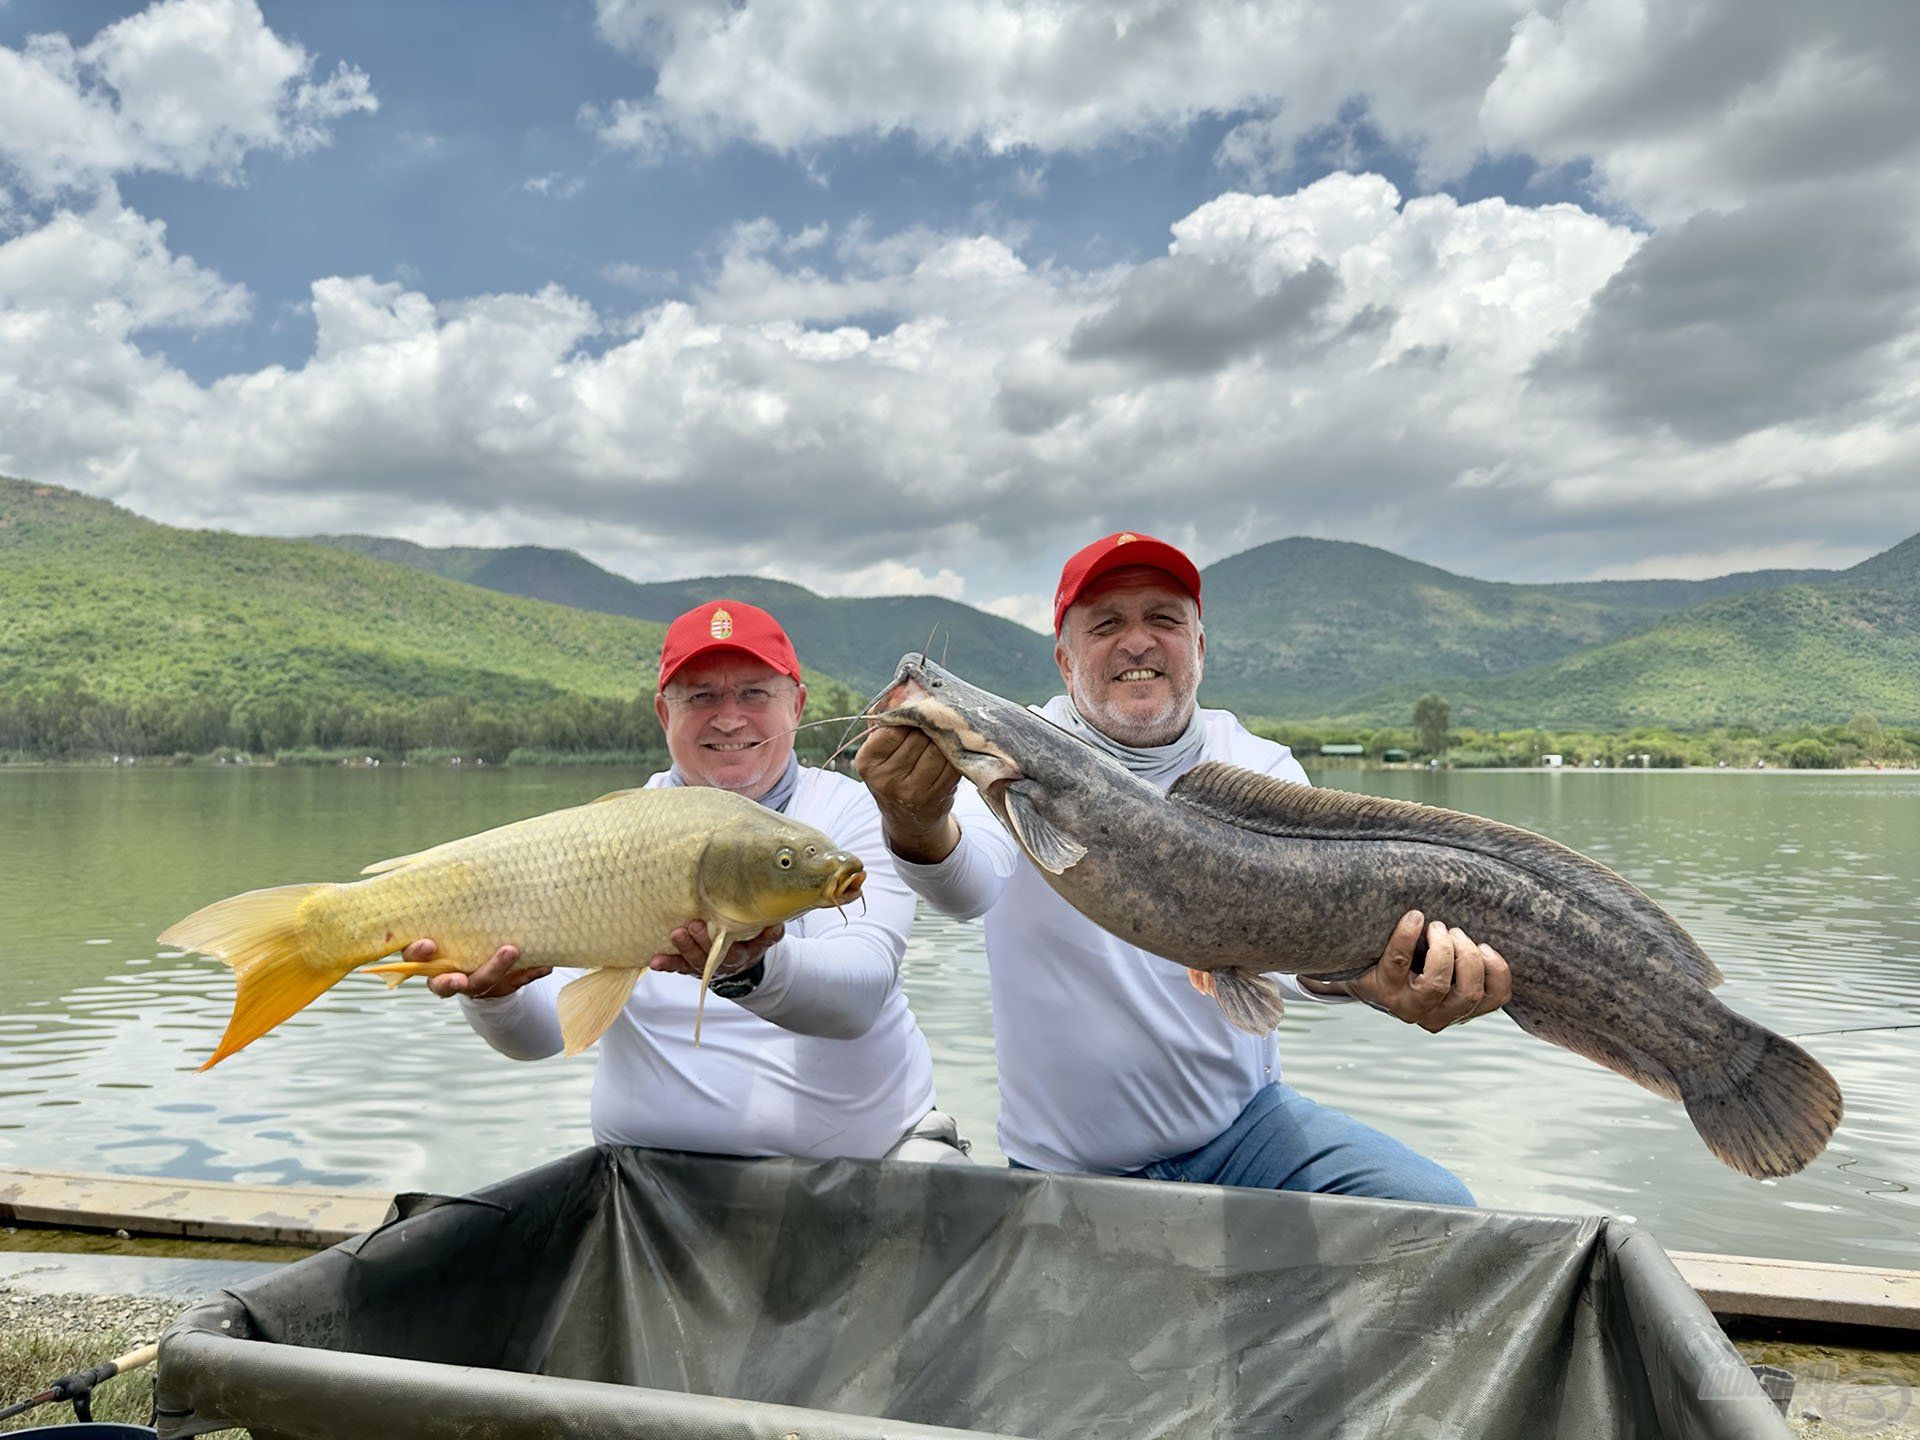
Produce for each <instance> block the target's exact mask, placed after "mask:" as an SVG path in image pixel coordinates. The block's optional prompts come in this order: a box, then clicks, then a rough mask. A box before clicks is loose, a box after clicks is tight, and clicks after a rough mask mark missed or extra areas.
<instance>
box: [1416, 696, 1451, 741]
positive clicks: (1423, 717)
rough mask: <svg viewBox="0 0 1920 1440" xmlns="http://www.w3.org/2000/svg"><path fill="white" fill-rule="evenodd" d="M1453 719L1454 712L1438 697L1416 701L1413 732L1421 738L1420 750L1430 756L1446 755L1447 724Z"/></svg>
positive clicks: (1421, 698) (1424, 697) (1422, 698)
mask: <svg viewBox="0 0 1920 1440" xmlns="http://www.w3.org/2000/svg"><path fill="white" fill-rule="evenodd" d="M1452 718H1453V711H1452V710H1451V709H1450V708H1449V707H1448V705H1447V702H1446V701H1444V700H1442V699H1441V698H1440V697H1439V696H1438V695H1434V694H1426V695H1422V696H1421V697H1420V698H1419V700H1417V701H1415V702H1414V707H1413V731H1414V734H1415V735H1417V736H1418V737H1419V740H1420V748H1421V749H1422V750H1424V751H1426V753H1427V754H1429V755H1441V754H1444V753H1446V748H1447V722H1448V721H1450V720H1451V719H1452Z"/></svg>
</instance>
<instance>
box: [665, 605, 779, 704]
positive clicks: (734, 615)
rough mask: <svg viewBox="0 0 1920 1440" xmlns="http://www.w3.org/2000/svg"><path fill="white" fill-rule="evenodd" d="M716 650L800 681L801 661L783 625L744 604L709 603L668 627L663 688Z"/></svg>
mask: <svg viewBox="0 0 1920 1440" xmlns="http://www.w3.org/2000/svg"><path fill="white" fill-rule="evenodd" d="M716 650H737V651H739V652H740V653H742V654H745V655H751V656H752V657H753V658H754V659H756V660H764V661H765V662H766V663H767V664H769V665H771V666H772V667H773V668H774V669H776V670H778V671H779V672H780V673H781V674H782V675H791V676H792V677H793V678H794V679H796V680H798V679H799V678H800V657H799V656H798V655H796V654H794V653H793V642H792V641H791V640H789V639H788V638H787V632H786V631H785V630H782V629H781V628H780V622H779V621H778V620H776V619H774V618H773V616H771V615H769V614H768V613H767V612H766V611H764V610H762V609H761V608H760V607H759V606H758V605H749V604H747V603H746V602H745V601H742V600H709V601H708V602H707V603H706V604H704V605H696V606H694V607H693V609H691V610H689V611H687V613H686V614H684V615H682V616H681V617H680V618H679V619H677V620H675V621H674V622H673V623H672V624H671V625H669V626H668V627H667V639H666V643H665V644H663V645H662V646H661V647H660V688H661V689H662V690H664V689H666V687H667V681H669V680H671V679H672V678H673V676H674V672H675V671H677V670H678V669H679V668H680V667H681V666H683V665H685V664H686V663H687V662H688V661H689V660H692V659H695V658H697V657H698V656H701V655H707V654H711V653H712V652H714V651H716Z"/></svg>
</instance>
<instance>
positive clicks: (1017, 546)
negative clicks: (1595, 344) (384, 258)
mask: <svg viewBox="0 0 1920 1440" xmlns="http://www.w3.org/2000/svg"><path fill="white" fill-rule="evenodd" d="M1650 243H1651V242H1650V241H1648V240H1647V238H1646V237H1645V236H1644V235H1642V234H1640V233H1638V232H1636V231H1634V230H1631V229H1628V228H1626V227H1624V226H1622V225H1619V224H1616V223H1612V222H1609V221H1607V220H1605V219H1602V218H1600V217H1598V216H1595V215H1593V214H1590V213H1588V212H1585V211H1583V210H1580V209H1579V208H1577V207H1574V206H1570V205H1547V206H1525V205H1516V204H1512V203H1510V202H1507V201H1502V200H1497V199H1495V200H1484V201H1479V202H1476V203H1473V204H1462V203H1460V202H1457V201H1455V200H1453V199H1450V198H1448V197H1446V196H1424V197H1418V198H1415V199H1412V200H1407V199H1404V198H1403V197H1401V196H1400V195H1399V194H1398V192H1397V191H1396V190H1395V188H1394V187H1393V186H1392V185H1390V184H1389V183H1388V182H1387V181H1386V180H1384V179H1382V178H1380V177H1378V176H1371V175H1346V174H1337V175H1333V176H1329V177H1327V178H1326V179H1324V180H1321V181H1319V182H1317V183H1316V184H1314V185H1311V186H1308V187H1306V188H1304V189H1302V190H1300V191H1298V192H1295V193H1292V194H1287V195H1253V194H1242V193H1229V194H1225V195H1221V196H1219V197H1217V198H1215V199H1213V200H1211V201H1209V202H1208V203H1206V204H1204V205H1201V206H1199V207H1198V208H1196V209H1195V210H1193V211H1192V212H1191V213H1189V214H1188V215H1186V216H1184V217H1182V218H1181V219H1180V220H1178V221H1177V222H1176V223H1175V225H1174V226H1173V227H1172V233H1171V236H1170V240H1169V244H1168V246H1167V249H1166V251H1165V253H1164V254H1163V255H1160V256H1158V257H1155V258H1153V259H1151V260H1148V261H1146V262H1144V263H1141V264H1138V265H1121V266H1115V267H1111V268H1106V269H1098V270H1074V269H1070V268H1067V267H1064V266H1062V265H1060V264H1058V263H1057V262H1051V263H1035V262H1034V261H1030V260H1029V259H1028V258H1026V257H1025V256H1023V255H1022V254H1021V253H1020V251H1019V250H1018V249H1017V248H1015V247H1014V246H1012V245H1010V244H1009V243H1008V242H1007V241H1005V240H1003V239H999V238H996V237H993V236H987V235H978V234H967V233H944V232H935V231H929V230H920V229H909V230H903V231H898V232H891V233H874V232H872V231H870V230H869V229H868V228H866V227H864V226H860V225H854V226H848V227H841V228H838V229H835V230H832V231H828V232H820V231H802V232H792V233H786V232H782V231H781V230H780V229H779V228H778V227H775V226H772V225H768V224H759V223H756V224H748V225H743V226H740V227H738V228H737V229H736V230H734V231H733V232H732V233H731V235H730V236H729V237H728V238H727V240H726V242H725V243H724V244H723V245H722V247H721V249H720V251H719V253H718V255H717V256H716V259H715V261H714V264H713V265H712V267H711V269H710V270H709V271H708V272H707V273H706V274H705V276H704V277H703V278H701V279H700V280H699V281H698V282H696V283H694V284H692V285H690V286H689V288H688V290H687V292H686V293H687V296H688V298H686V299H678V300H670V301H666V302H664V303H660V304H656V305H654V306H653V307H652V308H650V309H648V310H646V311H644V312H642V313H641V314H640V315H639V316H638V317H636V318H635V319H634V320H633V321H632V322H630V323H629V322H626V321H623V320H619V319H615V318H610V317H605V316H602V315H600V314H598V313H596V312H595V311H594V309H593V308H592V307H591V306H590V305H588V304H587V303H586V302H585V301H583V300H581V299H580V298H578V297H576V296H574V295H571V294H569V293H568V292H566V291H565V290H562V289H559V288H557V287H549V288H547V289H545V290H541V291H538V292H535V293H522V294H491V295H478V296H473V297H470V298H466V299H441V298H435V297H433V296H430V295H428V294H426V293H424V292H422V291H421V290H419V289H417V288H413V287H411V286H409V285H405V284H396V283H381V282H377V281H375V280H372V279H368V278H365V277H358V278H356V277H351V276H336V277H328V278H325V279H322V280H319V281H316V282H315V283H314V285H313V288H312V302H311V303H312V313H313V318H314V321H315V324H316V328H317V336H316V341H315V346H314V350H313V352H312V354H311V355H310V356H309V357H308V358H307V359H306V360H305V362H304V363H302V364H300V365H298V366H297V367H291V368H289V367H282V366H269V367H266V368H264V369H260V370H257V371H252V372H245V373H239V374H234V375H230V376H227V377H225V378H222V379H220V380H218V381H215V382H213V383H211V384H201V383H198V382H196V381H194V380H192V379H191V378H190V377H188V376H187V375H185V374H184V373H183V372H182V371H180V370H179V369H178V368H177V367H175V366H173V365H171V364H170V363H169V362H168V361H167V360H166V358H165V356H164V353H163V352H162V351H161V350H160V349H159V348H157V347H155V346H154V345H153V344H152V343H151V342H149V341H146V340H145V339H144V337H143V334H142V332H143V331H144V330H146V329H151V328H154V327H159V326H208V325H213V324H220V323H230V322H231V321H232V320H233V319H235V318H237V317H238V316H240V315H243V314H244V313H245V307H246V298H245V293H244V291H241V290H240V289H239V288H238V287H235V286H232V285H229V284H226V283H225V282H223V281H222V280H220V278H219V277H217V276H214V275H211V274H210V273H208V272H206V271H204V270H203V269H201V268H200V267H197V266H195V265H194V264H193V263H192V262H191V261H190V260H188V259H186V258H185V257H181V256H176V255H173V254H170V253H169V252H168V250H167V248H166V245H165V239H164V235H163V234H162V233H161V231H160V230H159V227H158V226H156V225H154V224H153V223H152V222H150V221H146V220H143V219H142V218H141V217H139V216H137V215H133V214H131V213H129V212H127V211H126V210H124V208H122V207H120V206H118V204H117V202H116V203H110V204H103V205H102V206H100V207H97V208H96V209H95V210H93V211H89V212H77V211H76V212H62V213H61V215H60V216H58V217H57V218H56V219H54V220H53V221H50V222H49V223H48V224H47V225H45V226H43V227H41V228H40V229H37V230H34V231H30V232H28V233H26V234H23V235H20V236H16V237H15V238H14V239H12V240H10V241H8V242H6V243H5V244H4V245H0V337H3V338H4V339H5V341H6V343H5V344H4V345H0V437H4V438H3V439H0V469H4V470H6V471H8V472H10V473H15V474H26V475H30V476H35V477H38V478H44V479H49V480H55V481H63V482H67V483H73V484H78V485H80V486H82V487H83V488H88V489H92V490H95V491H97V492H99V493H103V494H108V495H111V496H112V497H114V498H117V499H120V500H122V501H123V502H125V503H129V504H131V505H133V506H134V507H135V508H136V509H140V510H142V511H144V512H146V513H151V514H155V515H157V516H159V517H161V518H165V519H169V520H173V521H176V522H186V523H201V524H206V523H215V524H228V525H235V526H238V527H241V528H248V529H260V528H270V529H274V530H278V531H281V532H283V533H303V532H312V531H316V530H337V529H361V530H366V529H372V530H378V531H385V532H389V533H394V532H398V533H406V534H413V535H424V536H429V537H432V538H433V539H435V541H436V542H437V543H455V542H462V541H465V542H470V543H497V542H498V540H499V538H500V537H502V536H507V537H512V538H520V539H524V538H526V537H527V536H530V535H537V536H538V537H539V538H541V539H542V540H544V541H546V542H548V543H556V544H575V545H579V546H583V547H584V548H586V549H588V550H589V551H590V552H591V553H593V554H594V555H595V556H596V558H599V559H600V560H602V561H603V563H610V564H614V565H616V566H617V567H618V568H620V569H622V570H625V571H627V572H628V573H632V574H636V575H642V576H665V575H676V574H690V573H724V572H729V571H731V572H739V571H748V572H753V571H770V572H772V573H778V574H782V575H786V576H790V577H793V578H796V579H800V580H801V581H802V582H803V583H808V584H811V585H813V586H815V587H816V588H819V589H821V590H824V591H827V592H830V593H875V592H882V591H884V592H897V591H898V590H901V589H932V590H933V591H935V592H936V593H946V594H951V595H956V596H957V595H961V594H963V593H973V594H979V595H986V596H994V597H999V598H996V599H994V600H992V601H991V602H990V605H989V608H991V609H993V610H994V611H995V613H998V614H1003V615H1006V616H1008V617H1009V618H1013V619H1015V620H1017V621H1019V622H1021V623H1024V624H1029V625H1032V626H1035V627H1036V628H1042V629H1044V626H1045V624H1046V616H1045V607H1044V603H1043V601H1044V595H1043V591H1044V588H1045V587H1046V586H1048V585H1050V584H1051V582H1052V579H1053V576H1054V574H1055V573H1056V572H1057V567H1058V565H1059V561H1060V557H1061V556H1062V555H1064V554H1066V553H1068V552H1069V551H1070V550H1072V549H1073V548H1076V547H1077V546H1078V545H1080V544H1082V543H1084V542H1085V540H1086V539H1087V538H1089V537H1090V536H1093V535H1096V534H1100V533H1104V532H1106V531H1110V530H1114V529H1121V528H1132V529H1144V530H1148V531H1151V532H1152V533H1156V534H1161V535H1164V536H1166V537H1167V538H1169V539H1173V540H1175V541H1176V542H1178V543H1183V544H1186V545H1189V546H1190V547H1191V548H1192V549H1193V551H1194V553H1195V554H1196V555H1197V557H1198V558H1200V559H1201V560H1202V561H1203V562H1204V561H1207V560H1211V559H1214V558H1218V557H1219V556H1221V555H1224V554H1227V553H1231V552H1232V551H1234V550H1238V549H1241V548H1244V547H1245V546H1246V545H1248V544H1251V543H1256V542H1257V541H1259V540H1262V539H1269V538H1274V537H1275V536H1277V535H1280V534H1286V533H1294V532H1302V531H1306V532H1312V533H1321V534H1338V535H1344V536H1352V537H1355V538H1364V539H1368V540H1371V541H1373V542H1375V543H1380V544H1385V545H1389V546H1392V547H1395V548H1399V549H1402V550H1405V551H1410V552H1412V553H1415V554H1418V555H1419V556H1420V557H1421V558H1424V559H1428V560H1433V561H1435V562H1437V563H1441V564H1448V565H1451V566H1452V567H1453V568H1456V569H1460V570H1465V571H1468V572H1478V573H1491V574H1515V573H1532V574H1541V573H1558V574H1562V575H1564V574H1568V573H1575V574H1577V573H1583V572H1587V571H1592V570H1596V569H1600V568H1603V567H1607V566H1622V565H1628V564H1631V563H1632V562H1633V561H1634V560H1636V559H1638V558H1640V557H1641V556H1644V555H1646V554H1672V553H1674V552H1673V547H1672V544H1671V539H1670V537H1671V535H1672V534H1673V533H1674V531H1675V529H1676V527H1679V526H1694V525H1700V524H1703V523H1705V522H1710V523H1711V533H1712V534H1713V535H1714V536H1715V539H1716V544H1717V546H1718V547H1719V548H1721V549H1723V550H1725V551H1726V552H1728V553H1737V554H1741V555H1745V554H1752V553H1765V552H1768V551H1769V548H1770V547H1779V546H1785V545H1789V544H1791V543H1792V542H1793V541H1795V540H1797V539H1800V538H1802V537H1804V535H1805V534H1806V533H1808V530H1809V527H1810V526H1811V525H1813V524H1814V523H1816V521H1817V524H1818V525H1819V527H1820V533H1822V534H1823V535H1826V536H1828V537H1830V540H1829V543H1830V544H1831V545H1832V546H1833V547H1835V550H1836V551H1837V550H1840V549H1844V548H1845V547H1846V546H1848V545H1860V546H1861V547H1862V548H1866V547H1867V545H1868V544H1869V543H1870V541H1871V540H1872V539H1878V540H1881V541H1882V542H1883V543H1884V541H1885V540H1886V539H1890V538H1897V533H1904V532H1905V531H1908V530H1912V529H1916V528H1920V496H1915V495H1914V494H1913V492H1912V487H1911V485H1910V484H1909V483H1907V480H1906V477H1907V476H1909V475H1910V474H1911V466H1912V464H1913V462H1914V461H1915V460H1916V458H1920V441H1917V438H1916V433H1915V425H1914V422H1913V421H1912V420H1910V419H1908V418H1906V416H1905V415H1904V414H1902V415H1879V416H1876V417H1873V419H1872V421H1871V423H1858V424H1851V425H1848V426H1844V427H1839V428H1836V427H1835V426H1833V425H1830V424H1828V423H1825V422H1824V420H1821V419H1819V418H1818V417H1812V418H1807V417H1802V418H1799V419H1795V418H1791V417H1790V418H1788V419H1785V420H1783V421H1781V422H1780V423H1776V424H1770V425H1768V426H1767V427H1766V428H1765V429H1763V430H1761V431H1756V432H1751V433H1742V434H1728V435H1723V436H1717V437H1716V436H1706V437H1696V438H1694V439H1691V440H1684V439H1682V438H1680V437H1678V436H1677V435H1675V434H1674V433H1672V432H1670V431H1668V430H1665V429H1661V428H1659V427H1651V428H1650V427H1648V426H1646V425H1644V424H1641V423H1639V422H1638V421H1637V420H1635V419H1633V418H1632V417H1631V416H1624V415H1620V414H1616V413H1614V412H1612V411H1610V410H1608V409H1607V408H1606V407H1603V406H1595V405H1593V404H1592V403H1590V399H1589V397H1588V395H1587V394H1586V392H1585V390H1584V389H1583V388H1581V387H1580V386H1578V385H1574V386H1567V385H1564V384H1558V383H1547V382H1544V381H1543V380H1542V379H1541V378H1540V374H1541V370H1542V367H1543V366H1545V365H1547V364H1548V362H1549V360H1550V359H1551V357H1554V356H1556V355H1558V354H1560V353H1561V351H1562V349H1563V347H1565V346H1566V345H1568V344H1569V343H1570V337H1579V336H1581V335H1583V334H1585V333H1587V331H1586V329H1585V328H1584V327H1587V326H1589V325H1590V323H1591V322H1592V320H1593V316H1594V313H1595V307H1596V305H1597V304H1598V303H1599V300H1600V298H1601V297H1605V296H1607V295H1608V294H1609V293H1610V291H1611V289H1612V287H1615V286H1617V285H1618V284H1620V283H1621V277H1623V276H1625V275H1629V274H1630V273H1632V270H1633V267H1634V266H1635V265H1636V264H1638V263H1639V261H1640V257H1641V256H1642V255H1643V254H1644V252H1645V250H1646V248H1647V246H1648V245H1649V244H1650ZM60 256H76V257H84V263H78V264H74V265H70V266H66V267H64V269H63V267H62V266H61V264H60V263H59V260H58V257H60ZM1898 376H1899V377H1904V383H1906V384H1907V385H1909V386H1910V387H1911V386H1913V385H1914V383H1915V380H1916V375H1915V370H1914V365H1913V361H1912V359H1911V357H1909V359H1908V360H1907V361H1906V362H1904V368H1903V369H1900V370H1899V371H1898ZM83 377H84V379H83ZM1900 527H1904V530H1902V529H1901V528H1900ZM1036 595H1040V596H1041V602H1036V600H1035V597H1036Z"/></svg>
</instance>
